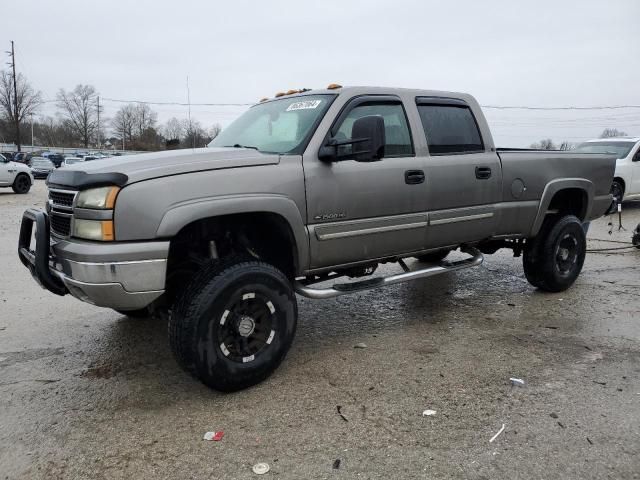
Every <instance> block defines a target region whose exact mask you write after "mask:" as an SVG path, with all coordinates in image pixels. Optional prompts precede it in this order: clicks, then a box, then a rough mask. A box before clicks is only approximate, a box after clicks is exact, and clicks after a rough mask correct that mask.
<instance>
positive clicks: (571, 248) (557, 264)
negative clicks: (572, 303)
mask: <svg viewBox="0 0 640 480" xmlns="http://www.w3.org/2000/svg"><path fill="white" fill-rule="evenodd" d="M586 250H587V241H586V236H585V233H584V229H583V228H582V224H581V222H580V220H579V219H578V218H577V217H575V216H574V215H566V216H563V217H559V218H558V217H548V218H547V219H546V220H545V222H544V224H543V225H542V228H541V229H540V233H539V234H538V236H537V237H535V238H534V239H532V240H530V241H528V242H527V245H526V247H525V250H524V255H523V259H522V265H523V267H524V274H525V276H526V277H527V280H528V281H529V283H530V284H531V285H533V286H534V287H536V288H539V289H540V290H545V291H547V292H561V291H563V290H566V289H567V288H569V287H570V286H571V285H573V283H574V282H575V281H576V279H577V278H578V275H580V272H581V271H582V265H583V264H584V258H585V256H586Z"/></svg>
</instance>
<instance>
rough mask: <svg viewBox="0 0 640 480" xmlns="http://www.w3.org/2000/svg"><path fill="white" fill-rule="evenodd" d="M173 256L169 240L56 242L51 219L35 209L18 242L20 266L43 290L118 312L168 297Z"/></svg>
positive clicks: (27, 214)
mask: <svg viewBox="0 0 640 480" xmlns="http://www.w3.org/2000/svg"><path fill="white" fill-rule="evenodd" d="M34 225H35V249H32V248H31V241H32V237H33V236H34V228H33V227H34ZM168 252H169V242H163V241H159V242H143V243H142V242H130V243H112V244H109V243H104V244H102V243H97V242H83V241H67V240H62V241H59V242H55V243H52V242H51V238H50V235H49V217H48V215H47V214H46V213H45V212H43V211H41V210H35V209H29V210H26V211H25V212H24V214H23V217H22V225H21V226H20V239H19V242H18V255H19V257H20V261H21V262H22V263H23V264H24V266H25V267H27V268H28V269H29V271H30V272H31V275H32V276H33V277H34V279H35V280H36V281H37V282H38V283H39V284H40V285H41V286H42V287H43V288H45V289H47V290H49V291H50V292H52V293H55V294H56V295H66V294H67V293H70V294H71V295H73V296H74V297H76V298H78V299H80V300H82V301H84V302H88V303H91V304H94V305H98V306H100V307H109V308H115V309H117V310H137V309H140V308H144V307H146V306H147V305H149V304H150V303H151V302H153V301H154V300H155V299H157V298H158V297H160V295H162V294H163V293H164V288H165V278H166V271H167V257H168Z"/></svg>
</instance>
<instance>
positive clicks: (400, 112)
mask: <svg viewBox="0 0 640 480" xmlns="http://www.w3.org/2000/svg"><path fill="white" fill-rule="evenodd" d="M369 115H379V116H381V117H382V119H383V120H384V131H385V139H386V145H385V147H384V158H392V157H407V156H411V155H413V144H412V142H411V133H410V132H409V125H408V122H407V116H406V115H405V112H404V108H402V104H400V103H365V104H362V105H358V106H357V107H354V108H353V109H352V110H351V111H350V112H349V113H348V114H347V116H346V117H345V118H344V120H343V121H342V124H341V125H340V127H339V128H338V130H337V132H336V134H335V135H334V138H335V139H336V140H337V141H339V142H340V141H344V140H351V139H353V136H352V134H351V132H352V130H353V123H354V122H355V121H356V120H357V119H359V118H361V117H366V116H369ZM356 149H357V146H356ZM352 151H353V145H341V146H340V147H339V148H338V155H339V156H343V155H347V156H348V155H350V154H351V152H352Z"/></svg>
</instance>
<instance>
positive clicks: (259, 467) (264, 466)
mask: <svg viewBox="0 0 640 480" xmlns="http://www.w3.org/2000/svg"><path fill="white" fill-rule="evenodd" d="M251 470H253V473H255V474H256V475H264V474H265V473H267V472H268V471H269V464H268V463H256V464H255V465H254V466H253V467H251Z"/></svg>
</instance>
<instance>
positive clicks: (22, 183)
mask: <svg viewBox="0 0 640 480" xmlns="http://www.w3.org/2000/svg"><path fill="white" fill-rule="evenodd" d="M16 187H18V191H19V192H24V191H26V190H27V188H29V180H28V179H27V178H26V177H24V176H22V175H21V176H19V177H18V179H17V180H16Z"/></svg>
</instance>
